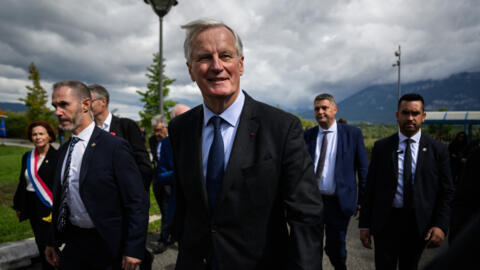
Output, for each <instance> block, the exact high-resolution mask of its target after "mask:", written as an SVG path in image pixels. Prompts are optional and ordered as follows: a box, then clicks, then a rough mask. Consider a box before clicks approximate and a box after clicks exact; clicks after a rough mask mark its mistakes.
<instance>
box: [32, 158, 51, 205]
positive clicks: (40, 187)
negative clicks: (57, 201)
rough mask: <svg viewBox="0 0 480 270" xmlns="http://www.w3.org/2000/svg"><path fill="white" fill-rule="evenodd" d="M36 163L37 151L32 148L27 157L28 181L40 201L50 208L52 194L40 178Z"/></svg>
mask: <svg viewBox="0 0 480 270" xmlns="http://www.w3.org/2000/svg"><path fill="white" fill-rule="evenodd" d="M37 164H38V151H37V149H34V150H32V151H30V152H28V157H27V174H28V178H29V180H30V182H31V183H32V186H33V188H34V189H35V193H37V196H38V198H39V199H40V201H41V202H42V203H43V204H45V205H46V206H47V207H49V208H52V202H53V196H52V192H51V191H50V189H49V188H48V187H47V185H46V184H45V182H43V180H42V178H40V176H39V175H38V172H37Z"/></svg>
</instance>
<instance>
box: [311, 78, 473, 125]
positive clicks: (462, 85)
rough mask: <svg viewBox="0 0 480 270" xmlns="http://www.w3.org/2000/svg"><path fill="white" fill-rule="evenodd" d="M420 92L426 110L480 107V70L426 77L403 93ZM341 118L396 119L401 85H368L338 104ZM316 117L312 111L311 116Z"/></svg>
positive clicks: (352, 120)
mask: <svg viewBox="0 0 480 270" xmlns="http://www.w3.org/2000/svg"><path fill="white" fill-rule="evenodd" d="M411 92H414V93H418V94H420V95H422V96H423V98H424V99H425V110H426V111H432V110H438V109H440V108H447V109H448V110H449V111H467V110H471V111H473V110H476V111H479V110H480V72H476V73H467V72H464V73H459V74H454V75H452V76H450V77H449V78H447V79H443V80H426V81H419V82H413V83H407V84H403V85H402V94H405V93H411ZM338 107H339V112H338V113H337V118H340V117H343V118H346V119H347V120H348V121H351V122H358V121H367V122H372V123H392V122H395V111H396V108H397V85H396V84H388V85H376V86H370V87H367V88H365V89H363V90H361V91H360V92H358V93H356V94H354V95H352V96H351V97H349V98H347V99H345V100H343V101H342V102H340V103H339V104H338ZM308 118H312V113H310V117H308Z"/></svg>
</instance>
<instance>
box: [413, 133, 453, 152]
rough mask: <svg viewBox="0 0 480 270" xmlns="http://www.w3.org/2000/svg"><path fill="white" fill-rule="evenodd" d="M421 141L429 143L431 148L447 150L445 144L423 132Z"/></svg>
mask: <svg viewBox="0 0 480 270" xmlns="http://www.w3.org/2000/svg"><path fill="white" fill-rule="evenodd" d="M422 141H423V143H428V144H429V145H431V146H432V147H433V148H435V149H437V150H442V151H448V146H447V145H446V144H444V143H442V142H439V141H437V140H435V139H434V138H432V137H430V136H428V135H426V134H424V133H422V137H421V138H420V142H421V143H422Z"/></svg>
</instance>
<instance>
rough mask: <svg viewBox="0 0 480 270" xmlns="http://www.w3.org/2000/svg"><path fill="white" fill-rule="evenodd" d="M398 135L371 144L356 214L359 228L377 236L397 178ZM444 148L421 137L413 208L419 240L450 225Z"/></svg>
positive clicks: (449, 185) (449, 190) (448, 177)
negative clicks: (433, 228)
mask: <svg viewBox="0 0 480 270" xmlns="http://www.w3.org/2000/svg"><path fill="white" fill-rule="evenodd" d="M398 140H399V138H398V133H397V134H394V135H392V136H390V137H388V138H385V139H382V140H379V141H377V142H375V145H374V147H373V152H372V159H371V161H370V167H369V169H368V175H367V191H366V194H365V200H364V202H363V205H362V208H361V210H360V223H359V227H360V228H369V229H370V231H371V233H372V234H373V235H375V233H376V232H380V231H381V230H382V229H383V228H384V226H385V224H386V222H387V220H388V217H389V215H390V211H391V209H392V203H393V198H394V196H395V191H396V189H397V182H398V181H397V178H398V153H397V149H398ZM448 157H449V155H448V149H447V147H446V146H445V145H444V144H442V143H440V142H437V141H435V140H434V139H432V138H430V137H428V136H427V135H425V134H422V136H421V138H420V144H419V150H418V156H417V167H416V170H415V180H414V181H415V182H414V187H413V189H414V196H413V204H414V208H415V217H416V222H417V228H418V232H420V235H419V237H422V236H423V237H424V236H425V235H426V233H427V231H428V229H430V228H431V227H432V226H436V227H439V228H441V229H442V230H443V231H444V232H445V233H446V232H447V230H448V224H449V222H450V212H451V202H452V199H453V184H452V178H451V173H450V163H449V158H448Z"/></svg>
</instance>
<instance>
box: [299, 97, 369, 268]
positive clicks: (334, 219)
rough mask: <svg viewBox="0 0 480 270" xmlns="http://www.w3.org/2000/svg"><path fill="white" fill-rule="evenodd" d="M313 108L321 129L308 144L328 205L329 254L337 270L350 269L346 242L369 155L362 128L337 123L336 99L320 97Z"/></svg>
mask: <svg viewBox="0 0 480 270" xmlns="http://www.w3.org/2000/svg"><path fill="white" fill-rule="evenodd" d="M313 105H314V114H315V119H316V120H317V122H318V126H316V127H314V128H311V129H309V130H307V131H305V141H306V143H307V147H308V152H309V153H310V155H311V156H312V159H313V161H314V164H316V166H315V176H316V179H317V185H318V188H319V189H320V192H321V193H322V197H323V202H324V209H325V215H324V222H323V223H324V227H325V243H326V244H325V252H326V253H327V255H328V257H329V258H330V262H331V263H332V265H333V266H334V267H335V269H336V270H341V269H347V265H346V262H347V249H346V245H345V244H346V242H345V238H346V235H347V228H348V223H349V222H350V217H351V216H352V215H356V214H357V212H358V209H359V205H360V202H361V201H362V199H363V194H364V191H365V185H366V182H367V169H368V158H367V151H366V150H365V145H364V143H363V136H362V131H361V130H360V129H359V128H357V127H354V126H350V125H347V124H342V123H339V121H336V120H335V115H336V113H337V110H338V108H337V104H336V102H335V98H334V97H333V96H332V95H330V94H327V93H324V94H320V95H318V96H316V97H315V100H314V104H313ZM357 177H358V186H359V188H358V189H357ZM357 190H358V199H357ZM318 255H319V256H322V255H323V254H318Z"/></svg>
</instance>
